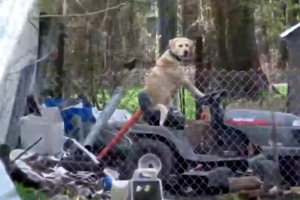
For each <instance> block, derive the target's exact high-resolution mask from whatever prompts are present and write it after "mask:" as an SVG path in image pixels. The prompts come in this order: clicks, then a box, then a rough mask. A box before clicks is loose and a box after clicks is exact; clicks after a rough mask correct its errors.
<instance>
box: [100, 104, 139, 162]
mask: <svg viewBox="0 0 300 200" xmlns="http://www.w3.org/2000/svg"><path fill="white" fill-rule="evenodd" d="M141 116H142V111H141V109H138V110H137V111H136V112H135V113H134V114H133V115H132V116H131V118H130V119H129V120H128V121H127V122H126V123H125V124H124V125H123V126H122V128H121V129H120V130H119V131H118V132H117V134H116V136H115V137H114V138H113V139H112V141H110V143H109V144H107V145H106V146H105V147H104V149H102V151H101V152H100V153H99V154H98V156H97V157H98V159H102V158H103V157H104V156H105V155H106V154H107V153H108V152H109V151H110V150H111V149H112V148H113V147H114V146H115V145H117V144H118V143H119V142H120V140H121V139H122V138H123V136H124V135H125V134H126V133H127V131H128V130H129V129H130V128H131V127H132V126H133V125H134V124H135V123H136V122H137V121H138V120H139V118H140V117H141Z"/></svg>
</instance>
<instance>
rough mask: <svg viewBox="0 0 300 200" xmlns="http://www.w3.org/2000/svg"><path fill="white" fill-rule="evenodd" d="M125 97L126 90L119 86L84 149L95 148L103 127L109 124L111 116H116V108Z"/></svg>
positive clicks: (98, 119)
mask: <svg viewBox="0 0 300 200" xmlns="http://www.w3.org/2000/svg"><path fill="white" fill-rule="evenodd" d="M123 95H124V88H123V87H122V86H118V87H117V88H116V89H115V90H114V93H113V95H112V97H111V99H110V101H109V102H108V104H106V106H105V108H104V109H103V111H102V112H101V114H100V115H99V116H98V118H97V121H96V124H95V125H94V126H93V129H92V131H91V132H90V133H89V134H88V135H87V137H86V139H85V142H84V147H85V148H87V149H90V148H92V147H93V145H94V143H95V142H96V141H97V139H98V138H99V135H100V134H101V132H102V128H103V125H104V124H106V123H107V122H108V120H109V119H110V118H111V116H112V115H113V114H114V112H115V110H116V108H117V107H118V105H119V104H120V102H121V99H122V97H123Z"/></svg>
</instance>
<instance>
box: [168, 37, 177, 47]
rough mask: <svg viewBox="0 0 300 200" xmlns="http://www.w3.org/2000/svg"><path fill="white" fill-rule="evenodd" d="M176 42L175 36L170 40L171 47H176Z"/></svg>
mask: <svg viewBox="0 0 300 200" xmlns="http://www.w3.org/2000/svg"><path fill="white" fill-rule="evenodd" d="M175 43H176V38H173V39H171V40H169V48H170V49H174V48H175Z"/></svg>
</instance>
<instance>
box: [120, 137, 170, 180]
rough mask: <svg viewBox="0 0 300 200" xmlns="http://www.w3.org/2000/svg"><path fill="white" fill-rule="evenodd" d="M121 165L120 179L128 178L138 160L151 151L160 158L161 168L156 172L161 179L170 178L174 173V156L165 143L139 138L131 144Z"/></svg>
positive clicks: (130, 176) (135, 167)
mask: <svg viewBox="0 0 300 200" xmlns="http://www.w3.org/2000/svg"><path fill="white" fill-rule="evenodd" d="M131 147H132V148H131V150H130V151H129V153H128V155H127V156H126V159H125V161H124V163H123V165H122V166H121V167H120V169H119V172H120V180H129V179H131V178H132V175H133V173H134V171H135V170H136V169H137V167H138V160H139V159H140V158H141V157H142V156H143V155H145V154H147V153H152V154H154V155H156V156H157V157H158V158H160V161H161V163H162V169H161V170H160V173H159V174H158V176H159V178H161V180H162V181H164V180H167V179H169V178H170V176H171V174H173V173H175V171H174V164H175V158H174V154H173V152H172V150H171V149H170V147H168V146H167V145H166V144H165V143H163V142H161V141H158V140H152V139H148V138H143V139H139V140H138V141H136V142H135V143H134V144H132V146H131Z"/></svg>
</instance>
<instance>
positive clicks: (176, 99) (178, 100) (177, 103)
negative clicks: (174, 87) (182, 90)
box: [170, 90, 180, 110]
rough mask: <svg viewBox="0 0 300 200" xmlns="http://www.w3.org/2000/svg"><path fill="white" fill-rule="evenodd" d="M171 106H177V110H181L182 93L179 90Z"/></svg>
mask: <svg viewBox="0 0 300 200" xmlns="http://www.w3.org/2000/svg"><path fill="white" fill-rule="evenodd" d="M170 107H173V108H176V110H180V94H179V90H178V91H176V95H175V96H174V98H173V99H172V102H171V105H170Z"/></svg>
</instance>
